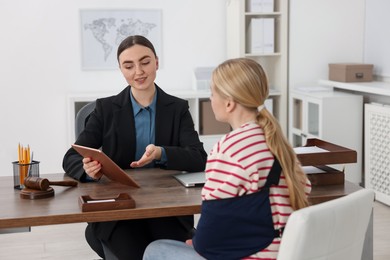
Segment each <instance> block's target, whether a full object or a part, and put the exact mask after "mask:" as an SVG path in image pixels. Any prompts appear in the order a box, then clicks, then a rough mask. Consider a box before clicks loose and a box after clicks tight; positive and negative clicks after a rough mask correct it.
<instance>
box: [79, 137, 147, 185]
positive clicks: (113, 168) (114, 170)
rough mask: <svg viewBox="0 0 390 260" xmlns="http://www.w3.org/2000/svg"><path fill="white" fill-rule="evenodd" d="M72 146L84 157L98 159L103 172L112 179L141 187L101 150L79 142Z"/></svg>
mask: <svg viewBox="0 0 390 260" xmlns="http://www.w3.org/2000/svg"><path fill="white" fill-rule="evenodd" d="M72 147H73V149H75V150H76V151H77V152H78V153H79V154H80V155H81V156H83V157H84V158H86V157H87V158H91V159H92V160H94V161H98V162H99V163H100V164H101V165H102V169H101V172H102V173H103V174H104V175H105V176H107V178H109V179H110V180H112V181H116V182H119V183H122V184H125V185H128V186H132V187H136V188H139V187H140V186H139V185H138V183H137V182H136V181H135V180H134V179H133V178H131V177H130V176H129V175H128V174H127V173H126V172H125V171H124V170H123V169H121V168H120V167H119V166H118V165H117V164H116V163H115V162H114V161H113V160H111V158H110V157H108V156H107V155H106V154H105V153H103V152H102V151H101V150H99V149H95V148H91V147H86V146H82V145H77V144H72Z"/></svg>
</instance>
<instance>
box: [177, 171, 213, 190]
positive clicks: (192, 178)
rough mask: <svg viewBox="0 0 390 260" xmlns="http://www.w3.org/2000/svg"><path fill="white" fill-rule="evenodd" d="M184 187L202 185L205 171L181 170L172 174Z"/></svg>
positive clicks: (204, 179) (204, 180)
mask: <svg viewBox="0 0 390 260" xmlns="http://www.w3.org/2000/svg"><path fill="white" fill-rule="evenodd" d="M173 177H174V178H175V179H176V180H178V181H179V182H180V183H181V184H183V186H184V187H198V186H203V185H204V183H205V182H206V177H205V172H182V173H178V174H175V175H173Z"/></svg>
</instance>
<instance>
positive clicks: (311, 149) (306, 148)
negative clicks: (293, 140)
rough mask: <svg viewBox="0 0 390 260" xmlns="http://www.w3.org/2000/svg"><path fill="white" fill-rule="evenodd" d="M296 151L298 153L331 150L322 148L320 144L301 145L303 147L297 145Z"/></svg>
mask: <svg viewBox="0 0 390 260" xmlns="http://www.w3.org/2000/svg"><path fill="white" fill-rule="evenodd" d="M294 152H295V153H296V154H306V153H326V152H329V151H328V150H325V149H322V148H320V147H318V146H301V147H295V148H294Z"/></svg>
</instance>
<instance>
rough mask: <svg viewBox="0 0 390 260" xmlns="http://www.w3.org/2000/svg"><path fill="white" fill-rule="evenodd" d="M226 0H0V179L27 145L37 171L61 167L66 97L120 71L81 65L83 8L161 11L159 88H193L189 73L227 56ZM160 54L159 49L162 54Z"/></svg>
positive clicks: (115, 87) (112, 82)
mask: <svg viewBox="0 0 390 260" xmlns="http://www.w3.org/2000/svg"><path fill="white" fill-rule="evenodd" d="M225 2H226V0H213V1H209V0H187V1H183V0H164V1H159V0H131V1H129V0H126V1H125V0H115V1H113V0H82V1H80V0H67V1H63V0H34V1H29V0H13V1H6V0H0V24H1V25H2V26H1V31H0V36H1V41H0V70H1V76H0V87H1V102H0V122H1V134H0V176H5V175H12V165H11V162H12V161H15V160H17V145H18V143H19V142H20V143H22V144H23V145H27V144H29V145H30V146H31V148H32V150H33V151H34V159H36V160H39V161H40V162H41V166H40V170H41V173H42V174H45V173H54V172H63V170H62V166H61V163H62V158H63V155H64V153H65V152H66V150H67V149H68V147H69V146H70V143H69V142H68V138H67V137H68V131H73V129H69V127H68V120H67V116H68V115H67V112H68V107H67V106H68V95H71V94H74V93H93V92H112V93H117V92H119V91H120V90H122V89H123V88H124V87H125V86H126V83H125V81H124V79H123V78H122V76H121V74H120V72H119V71H83V70H82V69H81V39H80V38H81V32H80V15H79V10H80V9H137V8H138V9H147V8H153V9H155V8H157V9H161V10H162V28H163V29H162V34H163V36H162V38H163V39H162V45H163V53H162V54H161V57H162V59H163V61H162V62H163V68H162V69H161V70H160V71H159V72H158V76H157V80H156V82H157V84H159V85H160V86H161V87H162V88H163V89H165V90H167V91H168V92H169V90H170V89H171V90H173V89H190V88H191V87H192V85H191V84H192V81H191V80H192V70H193V68H194V67H198V66H215V65H217V64H218V63H220V62H222V61H223V60H224V59H225V58H226V47H225V38H226V37H225V31H226V28H225V19H226V16H225V13H226V11H225ZM159 55H160V54H159Z"/></svg>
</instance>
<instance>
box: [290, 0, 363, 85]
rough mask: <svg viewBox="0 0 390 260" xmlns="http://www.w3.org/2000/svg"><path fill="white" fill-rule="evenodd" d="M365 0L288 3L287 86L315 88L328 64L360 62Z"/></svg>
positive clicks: (319, 0)
mask: <svg viewBox="0 0 390 260" xmlns="http://www.w3.org/2000/svg"><path fill="white" fill-rule="evenodd" d="M364 17H365V0H316V1H313V0H291V1H290V17H289V18H290V23H289V26H290V35H289V86H290V88H293V87H296V86H299V85H305V86H309V85H316V84H317V81H318V80H319V79H327V78H328V64H329V63H337V62H363V50H364V24H365V22H364Z"/></svg>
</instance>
